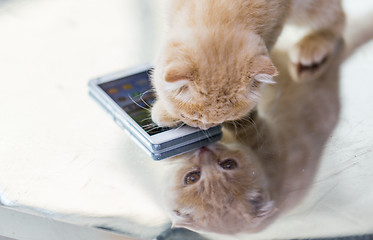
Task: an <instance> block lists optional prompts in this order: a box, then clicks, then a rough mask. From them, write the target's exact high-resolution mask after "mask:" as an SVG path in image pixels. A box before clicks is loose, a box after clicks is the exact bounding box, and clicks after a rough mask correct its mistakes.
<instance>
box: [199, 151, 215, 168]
mask: <svg viewBox="0 0 373 240" xmlns="http://www.w3.org/2000/svg"><path fill="white" fill-rule="evenodd" d="M198 159H199V161H200V163H201V164H203V165H204V164H210V163H211V162H213V159H214V153H213V152H212V151H211V149H209V148H208V147H201V148H200V149H199V153H198Z"/></svg>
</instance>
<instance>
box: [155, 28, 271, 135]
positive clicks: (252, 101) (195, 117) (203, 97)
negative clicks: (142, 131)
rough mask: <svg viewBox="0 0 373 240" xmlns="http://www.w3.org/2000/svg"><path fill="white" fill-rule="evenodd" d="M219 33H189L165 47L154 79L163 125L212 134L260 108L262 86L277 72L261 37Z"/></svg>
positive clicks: (157, 114)
mask: <svg viewBox="0 0 373 240" xmlns="http://www.w3.org/2000/svg"><path fill="white" fill-rule="evenodd" d="M214 34H215V35H213V34H208V33H205V34H201V33H189V34H184V35H181V37H180V36H179V37H178V38H175V39H172V40H169V41H168V42H167V44H166V46H165V47H164V48H163V51H162V53H161V55H160V56H161V57H160V59H159V61H158V62H157V66H156V67H155V71H154V74H153V78H152V81H153V85H154V86H155V89H156V92H157V101H156V103H155V105H154V107H153V109H152V118H153V121H154V122H155V123H157V124H158V125H159V126H175V125H177V124H179V123H180V122H184V123H186V124H187V125H190V126H193V127H199V128H202V129H207V128H209V127H211V126H214V125H218V124H220V123H222V122H225V121H231V120H237V119H240V118H242V117H243V116H245V115H247V114H248V113H249V111H250V110H251V109H252V108H253V107H254V106H255V105H256V102H257V100H258V98H259V95H260V87H261V85H262V84H263V83H272V82H273V80H272V77H273V76H274V75H276V74H277V71H276V69H275V67H274V66H273V65H272V62H271V60H270V59H269V57H268V56H267V53H266V49H265V47H264V44H263V43H262V41H261V39H260V38H259V37H258V36H257V35H254V34H247V33H242V32H238V33H237V32H229V33H226V34H223V33H220V32H219V33H214ZM219 34H220V35H219ZM191 36H193V39H191Z"/></svg>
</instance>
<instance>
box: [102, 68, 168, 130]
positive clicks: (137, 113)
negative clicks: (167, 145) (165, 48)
mask: <svg viewBox="0 0 373 240" xmlns="http://www.w3.org/2000/svg"><path fill="white" fill-rule="evenodd" d="M149 74H150V70H149V71H146V72H142V73H138V74H135V75H131V76H128V77H124V78H121V79H117V80H114V81H110V82H106V83H102V84H99V86H100V87H101V89H102V90H104V91H105V92H106V93H107V94H108V95H109V96H110V97H111V98H112V99H113V100H114V101H115V102H116V103H117V104H118V105H119V106H120V107H121V108H122V109H123V110H124V111H125V112H126V113H127V114H128V115H130V117H131V118H132V119H133V120H135V121H136V122H137V124H139V125H140V126H141V127H142V128H143V129H144V130H145V131H146V132H147V133H148V134H149V135H154V134H157V133H160V132H164V131H167V130H169V128H161V127H158V126H157V125H156V124H155V123H153V121H152V120H151V115H150V106H151V105H152V104H153V102H154V100H155V94H154V91H153V90H152V86H151V84H150V80H149Z"/></svg>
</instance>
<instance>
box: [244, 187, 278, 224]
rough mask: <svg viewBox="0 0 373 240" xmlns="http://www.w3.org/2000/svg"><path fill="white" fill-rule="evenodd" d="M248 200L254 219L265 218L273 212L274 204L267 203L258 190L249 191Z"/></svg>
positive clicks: (271, 202)
mask: <svg viewBox="0 0 373 240" xmlns="http://www.w3.org/2000/svg"><path fill="white" fill-rule="evenodd" d="M248 200H249V202H250V203H251V205H252V206H253V214H254V215H255V217H259V218H260V217H267V216H269V215H271V214H272V213H273V212H274V210H275V207H274V202H273V201H267V200H266V199H265V198H264V197H263V193H262V192H261V191H260V190H252V191H250V192H249V193H248Z"/></svg>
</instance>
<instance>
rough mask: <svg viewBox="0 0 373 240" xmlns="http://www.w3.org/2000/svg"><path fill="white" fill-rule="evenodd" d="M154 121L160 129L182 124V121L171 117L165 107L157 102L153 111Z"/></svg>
mask: <svg viewBox="0 0 373 240" xmlns="http://www.w3.org/2000/svg"><path fill="white" fill-rule="evenodd" d="M151 116H152V121H153V122H154V123H156V124H157V125H158V126H159V127H175V126H177V125H179V124H180V123H181V121H180V119H178V118H175V117H173V116H171V114H170V113H169V112H168V111H167V110H166V109H165V107H164V105H163V104H162V103H161V102H159V101H156V102H155V104H154V105H153V107H152V110H151Z"/></svg>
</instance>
